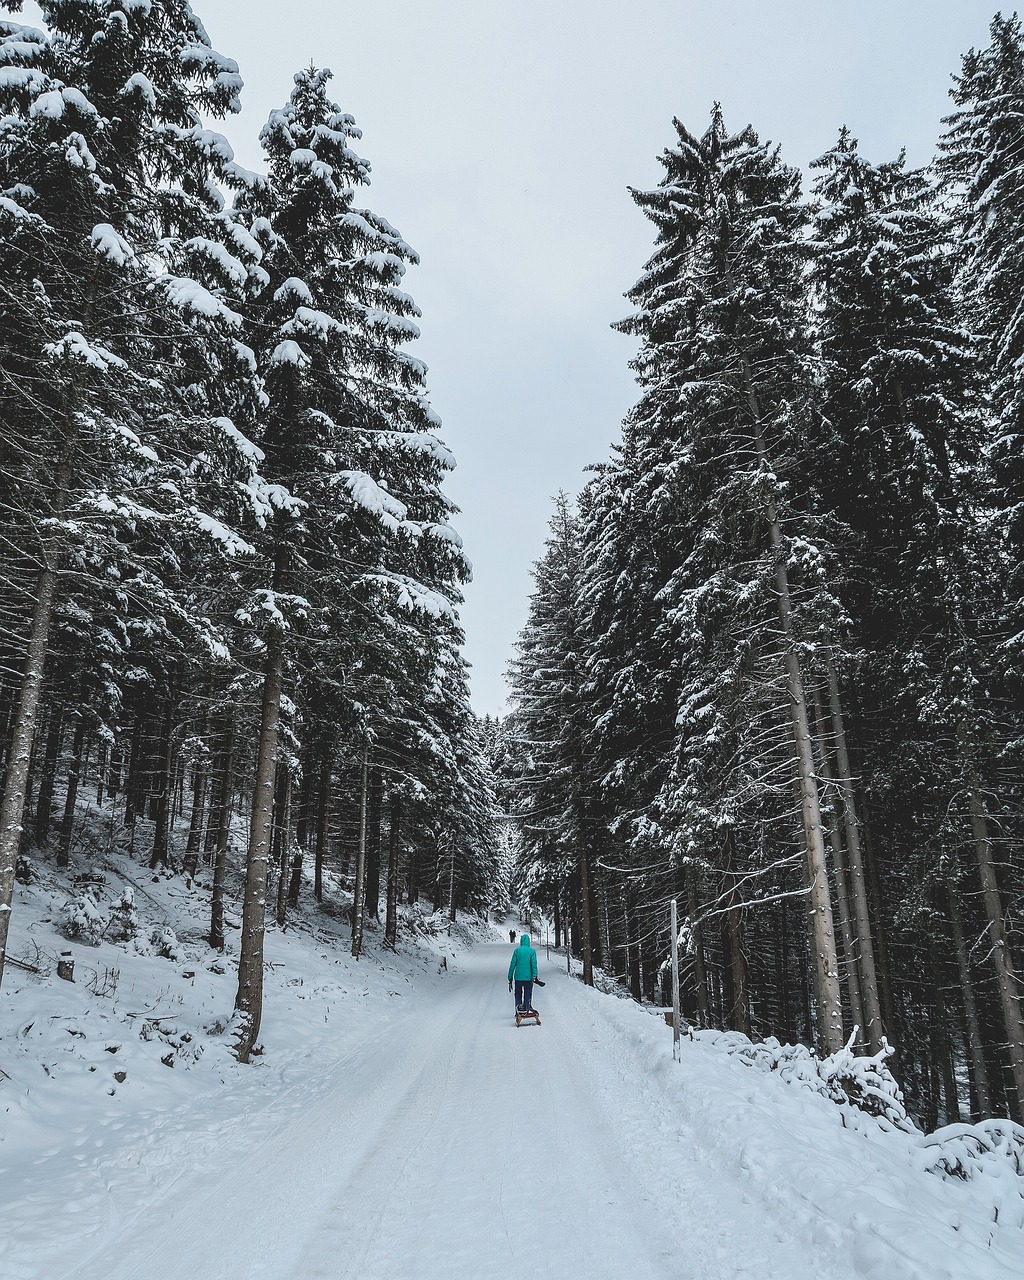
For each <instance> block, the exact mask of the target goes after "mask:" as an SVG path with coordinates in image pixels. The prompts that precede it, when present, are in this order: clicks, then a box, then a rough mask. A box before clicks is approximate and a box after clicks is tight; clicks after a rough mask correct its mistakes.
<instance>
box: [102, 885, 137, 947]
mask: <svg viewBox="0 0 1024 1280" xmlns="http://www.w3.org/2000/svg"><path fill="white" fill-rule="evenodd" d="M138 931H139V913H138V912H137V911H136V910H135V890H134V889H133V888H132V887H131V885H129V884H126V885H125V886H124V888H123V889H122V890H121V896H120V897H119V898H118V899H117V901H116V902H115V903H114V905H113V907H111V909H110V919H109V921H108V922H107V929H106V937H107V938H108V939H109V940H110V941H111V942H128V941H130V940H131V939H132V938H134V937H135V935H136V934H137V933H138Z"/></svg>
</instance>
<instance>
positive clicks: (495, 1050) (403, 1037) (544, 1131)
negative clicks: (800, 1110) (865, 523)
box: [0, 944, 854, 1280]
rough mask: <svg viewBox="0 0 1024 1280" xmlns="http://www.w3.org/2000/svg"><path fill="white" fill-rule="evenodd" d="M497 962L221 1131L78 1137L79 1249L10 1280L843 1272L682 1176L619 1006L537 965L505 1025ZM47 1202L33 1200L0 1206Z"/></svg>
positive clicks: (721, 1276) (740, 1204)
mask: <svg viewBox="0 0 1024 1280" xmlns="http://www.w3.org/2000/svg"><path fill="white" fill-rule="evenodd" d="M507 960H508V947H507V945H505V944H500V945H498V944H491V945H482V946H478V947H476V948H474V949H472V950H470V951H468V952H463V953H462V954H461V956H460V957H459V961H458V964H457V967H456V969H455V971H454V972H452V973H450V975H449V978H448V981H447V982H444V983H439V984H437V986H436V987H435V988H434V992H433V993H431V994H429V995H428V994H426V993H425V994H424V995H423V996H422V997H421V998H419V999H417V1000H415V1002H414V1003H413V1005H412V1007H411V1008H410V1009H409V1010H408V1012H405V1013H402V1014H400V1015H399V1016H397V1017H396V1018H395V1019H394V1020H390V1021H383V1022H381V1023H379V1024H378V1025H377V1027H376V1029H375V1030H374V1031H372V1032H371V1033H370V1034H369V1035H367V1036H364V1037H362V1038H361V1039H360V1040H359V1041H358V1042H357V1043H356V1044H355V1046H354V1047H352V1048H349V1049H348V1050H347V1051H346V1052H344V1053H342V1054H339V1055H337V1056H336V1057H334V1058H333V1059H331V1058H330V1057H329V1055H327V1054H326V1053H325V1054H324V1059H325V1061H324V1065H323V1067H322V1069H320V1070H319V1071H314V1070H312V1069H311V1067H310V1064H309V1063H308V1062H307V1063H304V1064H302V1066H301V1067H300V1066H297V1065H296V1066H294V1067H293V1068H291V1069H290V1071H291V1074H292V1075H293V1076H294V1077H297V1081H296V1083H293V1084H290V1085H289V1086H288V1087H286V1088H285V1089H284V1090H283V1091H281V1092H279V1093H277V1095H276V1097H275V1099H274V1102H273V1105H272V1106H270V1105H263V1106H261V1107H258V1108H254V1106H253V1095H252V1093H251V1092H249V1091H246V1090H243V1092H242V1094H241V1096H240V1097H239V1098H238V1099H237V1104H238V1105H237V1106H236V1108H235V1110H234V1111H233V1112H229V1114H228V1115H227V1117H225V1105H224V1101H223V1099H220V1100H212V1101H211V1100H205V1101H202V1100H201V1101H200V1102H198V1103H197V1104H195V1105H193V1106H192V1107H190V1108H189V1109H187V1110H186V1111H185V1113H184V1114H183V1113H181V1112H179V1113H177V1115H175V1113H172V1114H171V1116H170V1118H168V1115H167V1113H161V1114H160V1115H159V1116H157V1115H155V1114H154V1116H153V1121H154V1123H153V1125H152V1128H151V1129H150V1130H149V1131H146V1130H145V1129H143V1131H142V1132H140V1133H138V1134H135V1135H118V1134H117V1133H115V1132H109V1133H103V1132H100V1133H95V1132H90V1130H89V1126H88V1125H83V1126H82V1128H81V1131H80V1132H78V1133H76V1134H75V1135H72V1137H71V1141H70V1143H69V1145H71V1146H72V1147H73V1148H74V1150H75V1153H76V1154H75V1156H74V1159H75V1165H76V1167H75V1169H74V1170H73V1173H69V1175H68V1183H69V1188H70V1187H71V1186H77V1187H78V1188H79V1189H81V1187H82V1186H83V1183H86V1182H87V1181H88V1182H91V1183H92V1184H93V1187H94V1192H93V1194H91V1195H89V1196H86V1197H84V1198H82V1199H80V1201H79V1202H78V1203H77V1205H71V1206H67V1205H65V1209H66V1210H68V1211H69V1212H70V1214H71V1216H72V1217H73V1216H74V1211H75V1210H77V1212H78V1214H79V1216H80V1218H81V1220H82V1224H83V1225H82V1231H81V1234H80V1238H79V1239H78V1240H77V1241H76V1240H75V1238H74V1233H73V1232H70V1233H69V1231H68V1229H67V1226H66V1221H61V1222H60V1224H59V1225H60V1230H61V1234H62V1237H63V1238H62V1239H61V1240H60V1241H59V1242H54V1243H53V1244H52V1247H51V1248H50V1249H47V1248H45V1247H42V1248H40V1250H39V1251H38V1252H37V1253H36V1255H35V1259H34V1262H33V1263H30V1262H29V1261H28V1260H27V1259H24V1255H22V1259H19V1262H20V1265H19V1264H18V1263H16V1262H15V1260H14V1259H13V1258H11V1257H8V1262H9V1263H10V1264H11V1265H14V1266H15V1270H14V1271H12V1272H11V1273H10V1276H11V1277H12V1280H14V1278H17V1280H137V1278H138V1277H139V1276H148V1277H151V1278H152V1280H186V1278H187V1280H195V1277H197V1276H200V1277H202V1278H203V1280H237V1277H238V1276H240V1275H244V1276H246V1277H247V1280H321V1278H322V1277H323V1278H326V1277H331V1278H332V1280H337V1278H338V1277H353V1278H354V1277H360V1280H384V1278H385V1277H387V1278H388V1280H434V1278H437V1280H440V1278H442V1277H444V1280H449V1278H451V1280H462V1278H465V1280H489V1278H490V1277H499V1276H505V1275H516V1276H519V1275H522V1274H540V1275H544V1276H546V1277H549V1278H550V1280H562V1278H568V1277H571V1276H576V1275H585V1276H586V1277H587V1280H612V1277H615V1280H622V1277H627V1276H628V1277H630V1280H658V1278H660V1277H669V1276H671V1277H673V1278H674V1280H688V1278H689V1277H693V1278H694V1280H696V1278H697V1277H700V1278H701V1280H745V1278H747V1277H750V1278H751V1280H752V1278H753V1277H758V1280H776V1278H777V1280H847V1278H848V1277H850V1276H852V1275H853V1274H854V1272H853V1271H852V1270H851V1269H850V1267H849V1265H848V1264H847V1263H846V1262H845V1261H844V1260H843V1259H842V1258H841V1256H840V1255H839V1252H838V1250H837V1248H836V1241H835V1240H833V1239H831V1238H819V1239H818V1240H817V1241H814V1240H811V1239H809V1238H808V1237H807V1231H806V1227H804V1226H802V1225H801V1224H796V1225H795V1226H787V1225H786V1224H784V1223H781V1222H773V1221H772V1210H771V1208H770V1207H769V1206H768V1205H767V1204H764V1203H760V1202H758V1201H757V1200H756V1197H755V1198H752V1196H755V1192H754V1189H753V1188H752V1186H751V1185H749V1184H748V1185H746V1186H745V1185H744V1179H743V1177H742V1174H738V1173H735V1172H733V1171H731V1170H728V1169H723V1168H722V1167H721V1165H720V1162H719V1163H718V1164H716V1163H714V1162H711V1161H709V1160H708V1158H707V1156H706V1155H705V1154H702V1150H701V1146H700V1144H699V1143H694V1144H692V1145H691V1149H690V1150H689V1151H686V1157H687V1158H686V1159H683V1160H681V1159H680V1154H681V1150H680V1148H681V1145H682V1144H685V1143H687V1135H686V1134H685V1132H681V1125H680V1121H679V1118H678V1116H676V1117H674V1118H673V1117H671V1115H670V1112H669V1108H668V1107H667V1106H666V1100H665V1098H664V1096H663V1095H659V1090H658V1087H657V1084H656V1083H652V1079H656V1078H652V1077H651V1076H650V1075H647V1074H645V1073H643V1072H637V1071H636V1068H635V1064H633V1063H632V1061H631V1053H630V1049H629V1045H628V1044H627V1043H624V1042H623V1039H622V1036H621V1034H620V1033H618V1032H617V1030H616V1027H615V1024H614V1020H613V1019H612V1018H609V1017H605V1016H604V1014H603V1010H604V1008H606V1007H607V1006H609V1005H610V1006H615V1005H617V1004H619V1003H620V1002H618V1001H607V1000H602V999H598V1000H597V1001H595V1000H594V999H593V998H592V997H593V994H594V993H592V992H585V991H584V989H583V988H582V987H581V986H580V984H579V983H578V982H576V981H572V980H570V979H569V978H568V977H567V976H566V975H565V974H564V973H560V972H559V971H558V970H557V969H556V968H555V967H554V965H552V966H551V967H546V977H547V986H546V987H545V988H544V989H543V991H539V992H538V993H537V994H538V996H542V997H543V1003H542V1004H541V1003H540V1001H539V1000H538V1004H540V1008H541V1017H542V1019H543V1025H542V1026H540V1027H534V1026H531V1025H529V1024H527V1025H524V1026H523V1027H522V1028H517V1027H516V1026H515V1022H514V1019H513V1017H512V999H511V997H510V996H509V995H508V992H507V988H506V984H505V981H504V973H505V969H506V966H507ZM542 963H543V953H542ZM403 1003H404V1002H403ZM673 1069H675V1070H685V1068H679V1067H673ZM286 1078H287V1076H286ZM142 1119H145V1117H142ZM76 1144H77V1145H76ZM133 1144H134V1149H133V1151H132V1154H131V1155H130V1156H129V1163H128V1165H127V1167H126V1164H125V1159H126V1147H127V1148H129V1149H130V1148H132V1145H133ZM105 1147H109V1148H110V1149H109V1150H107V1151H106V1152H105ZM82 1148H84V1150H83V1149H82ZM90 1150H94V1151H95V1154H94V1155H90V1154H89V1152H90ZM684 1150H685V1148H684ZM45 1154H48V1155H52V1154H53V1153H45ZM46 1163H47V1165H51V1164H52V1160H47V1162H46ZM83 1165H89V1166H91V1167H89V1168H88V1178H87V1179H86V1178H84V1177H83V1174H84V1173H86V1169H85V1168H84V1167H83ZM659 1169H665V1170H666V1171H667V1172H668V1173H669V1176H668V1177H661V1176H659ZM51 1172H52V1169H51ZM681 1173H682V1174H683V1180H682V1181H681V1180H680V1174H681ZM59 1195H60V1186H59V1183H58V1185H54V1183H53V1182H52V1181H48V1182H47V1184H46V1187H45V1188H44V1187H39V1188H37V1189H36V1194H35V1195H34V1196H31V1195H30V1196H29V1197H28V1200H25V1199H23V1200H22V1201H21V1202H20V1204H16V1205H15V1206H11V1207H12V1208H15V1209H16V1210H21V1211H24V1210H25V1209H26V1208H27V1207H28V1201H31V1200H36V1201H38V1202H39V1208H40V1209H42V1208H43V1207H44V1205H45V1203H46V1201H47V1200H48V1201H49V1202H50V1204H56V1203H59ZM2 1269H3V1268H0V1270H2Z"/></svg>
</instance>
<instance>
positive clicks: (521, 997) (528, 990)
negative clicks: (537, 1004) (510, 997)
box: [516, 978, 533, 1013]
mask: <svg viewBox="0 0 1024 1280" xmlns="http://www.w3.org/2000/svg"><path fill="white" fill-rule="evenodd" d="M532 1008H533V979H532V978H531V979H530V980H529V982H523V981H522V980H521V979H519V978H516V1012H517V1013H522V1012H523V1011H524V1010H526V1009H532Z"/></svg>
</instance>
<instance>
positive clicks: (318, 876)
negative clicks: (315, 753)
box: [313, 744, 331, 902]
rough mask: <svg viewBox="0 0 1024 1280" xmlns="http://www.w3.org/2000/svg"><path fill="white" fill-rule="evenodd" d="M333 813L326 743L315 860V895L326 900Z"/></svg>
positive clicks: (321, 763)
mask: <svg viewBox="0 0 1024 1280" xmlns="http://www.w3.org/2000/svg"><path fill="white" fill-rule="evenodd" d="M330 813H331V747H330V744H325V746H324V753H323V758H322V759H321V761H320V777H319V780H318V783H317V793H316V845H315V853H314V861H313V897H314V898H315V899H316V900H317V902H323V900H324V856H325V854H326V852H327V835H328V826H329V821H330Z"/></svg>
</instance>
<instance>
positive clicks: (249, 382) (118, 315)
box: [0, 0, 255, 966]
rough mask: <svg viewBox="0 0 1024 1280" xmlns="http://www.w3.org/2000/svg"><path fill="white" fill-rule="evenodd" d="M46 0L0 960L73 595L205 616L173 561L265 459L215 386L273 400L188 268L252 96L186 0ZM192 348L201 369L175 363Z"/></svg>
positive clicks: (236, 543) (19, 41)
mask: <svg viewBox="0 0 1024 1280" xmlns="http://www.w3.org/2000/svg"><path fill="white" fill-rule="evenodd" d="M40 7H41V9H42V12H43V17H44V19H45V20H46V23H47V27H48V32H39V31H35V30H33V29H30V28H26V27H24V26H22V25H21V24H17V23H14V22H11V21H9V20H5V21H4V23H3V26H2V28H0V37H2V39H3V49H4V65H3V71H2V78H0V106H2V108H3V111H4V116H3V124H2V130H0V192H2V200H0V234H2V235H3V237H4V245H3V251H4V260H5V267H6V268H7V269H6V271H5V280H4V285H3V296H2V304H0V305H2V306H3V320H4V325H3V335H4V336H5V338H6V341H4V342H3V345H2V351H0V360H2V362H3V366H4V373H5V377H4V378H3V390H2V391H0V396H2V397H3V400H4V404H3V410H4V412H3V422H4V428H3V430H4V431H5V433H7V438H6V439H5V440H4V446H5V448H4V452H5V455H6V458H7V459H8V460H9V465H8V466H6V467H5V474H6V475H7V476H8V477H9V478H10V479H9V481H8V485H7V487H6V490H5V493H4V495H3V496H4V510H3V512H2V513H0V519H2V520H3V522H4V525H5V535H6V543H7V546H8V547H12V546H13V547H16V548H18V550H17V552H15V553H13V554H12V555H9V556H7V557H6V560H5V564H6V566H7V568H6V572H5V579H6V581H7V582H8V583H10V586H11V588H12V589H13V594H14V596H15V607H14V614H15V616H16V617H20V621H19V622H17V623H15V624H14V625H13V626H12V628H11V631H12V652H11V654H10V660H11V662H12V665H14V666H17V667H20V668H21V674H20V681H19V684H18V689H17V694H16V699H15V703H16V709H15V713H14V715H13V717H12V720H13V736H12V749H11V751H10V754H9V758H8V767H7V770H6V774H5V779H4V795H3V806H2V814H0V866H3V867H6V868H10V869H11V870H10V871H4V872H2V873H0V904H2V905H3V907H4V908H5V909H4V910H3V911H2V913H0V930H2V933H0V966H2V955H3V948H4V944H5V939H6V932H7V927H8V922H9V916H10V912H9V910H8V909H7V908H9V903H10V896H11V883H10V881H11V876H12V874H13V862H14V858H13V853H12V850H13V849H14V848H15V846H16V844H17V840H18V833H19V828H20V824H21V817H22V809H23V805H24V795H25V783H26V777H27V770H28V767H29V760H30V749H31V743H32V738H33V734H34V726H35V719H36V713H37V710H38V705H39V694H40V688H41V682H42V677H43V673H44V666H45V662H46V656H47V651H48V648H49V637H50V630H51V620H52V617H53V611H54V607H55V603H56V601H57V600H58V599H59V598H60V596H61V595H62V593H63V592H64V591H66V590H67V589H68V588H69V586H74V584H77V586H78V588H80V589H82V590H83V594H84V595H86V596H88V594H89V592H88V585H87V584H88V583H89V581H90V579H94V580H95V579H101V580H102V579H106V582H107V583H109V582H110V581H111V580H112V579H114V578H115V577H118V576H120V578H121V585H120V587H119V590H120V591H121V592H122V593H123V594H122V596H121V600H122V603H123V602H125V601H127V599H128V598H129V595H130V598H131V599H132V600H133V601H134V602H135V606H136V607H138V602H139V601H140V600H141V601H142V602H143V608H146V607H151V608H154V610H163V609H165V608H166V609H168V610H169V611H171V612H173V613H174V614H175V615H176V617H177V619H178V621H179V623H180V624H181V627H182V629H183V630H186V631H187V630H190V631H192V632H193V634H194V633H195V631H196V630H198V631H200V632H206V631H208V629H207V628H206V627H205V625H204V624H203V622H202V621H201V620H200V621H199V624H198V627H196V625H195V623H194V621H193V617H192V615H191V613H190V611H189V610H188V609H187V608H185V607H183V605H182V602H181V601H180V599H176V598H175V596H174V595H173V592H170V593H168V592H166V591H164V590H163V584H162V583H161V582H160V575H159V573H158V572H156V571H155V570H154V565H155V564H157V563H159V562H160V561H161V560H163V561H164V563H168V562H170V561H172V560H173V555H172V554H170V553H169V550H168V549H169V548H170V547H172V546H174V545H175V544H176V543H180V542H181V541H182V540H185V541H189V540H191V541H193V542H195V541H196V540H197V539H199V540H201V538H209V537H210V536H211V535H212V536H213V538H214V539H215V540H217V541H219V542H220V544H221V545H222V546H223V547H226V548H227V549H228V550H229V551H234V550H237V549H240V548H241V547H243V546H244V545H245V544H244V543H243V541H242V540H241V539H240V538H239V537H238V535H237V534H236V533H234V532H233V531H232V530H231V528H230V525H229V523H228V522H227V518H228V517H229V513H230V512H231V511H232V509H233V508H237V506H238V500H237V498H230V497H227V498H226V496H225V495H228V494H235V493H237V492H238V490H239V485H238V482H239V481H240V482H241V484H242V487H243V488H244V486H245V484H246V483H248V482H250V481H251V480H252V479H253V476H254V469H253V461H254V457H253V454H252V451H251V449H250V448H249V447H248V445H247V442H246V441H245V439H244V437H243V436H242V435H241V433H240V432H239V431H238V429H237V427H236V426H235V425H234V423H232V422H231V421H229V419H228V418H227V417H226V416H225V413H224V406H223V405H222V403H219V402H218V403H217V404H216V405H214V404H211V402H210V400H209V399H208V398H207V395H206V394H204V392H205V393H209V391H210V390H211V388H213V387H214V386H216V385H219V384H225V383H226V385H227V388H228V389H229V390H230V391H231V392H237V389H238V388H239V386H243V387H245V388H246V389H247V390H246V392H245V394H244V395H242V396H238V395H237V394H236V395H233V396H232V400H233V401H234V400H240V401H242V402H244V400H245V398H246V396H247V397H248V399H249V400H252V399H253V398H254V393H255V387H254V383H253V369H252V365H251V359H250V358H249V357H248V356H247V353H246V352H245V351H244V350H243V349H242V348H240V346H239V344H238V341H237V328H238V325H239V317H238V316H237V313H235V312H233V311H232V310H231V309H230V308H229V307H228V306H226V304H225V302H224V301H223V300H222V299H221V298H220V297H218V296H217V294H216V293H215V292H211V291H210V290H209V289H207V288H205V287H204V286H203V284H202V283H201V282H200V281H197V280H196V279H194V278H192V277H191V276H187V275H185V274H183V273H182V272H181V269H180V264H181V262H183V261H184V260H185V259H186V258H187V257H188V256H189V255H191V254H194V251H195V247H196V246H195V245H194V244H193V245H192V247H191V248H187V247H186V246H185V243H184V241H185V240H186V239H187V240H188V241H195V239H196V236H197V232H200V231H203V230H206V229H207V228H208V227H209V226H210V225H211V221H212V220H214V219H215V218H216V217H217V216H218V215H219V210H218V208H217V197H216V195H215V193H214V191H213V186H212V176H213V172H214V170H213V167H212V160H213V159H216V160H217V166H216V169H217V172H218V173H219V174H222V175H223V174H225V173H228V172H229V171H230V170H231V160H230V149H229V148H227V144H226V143H224V142H223V139H219V135H215V134H212V133H210V132H209V131H208V130H207V129H206V128H205V127H204V126H203V123H202V119H201V116H202V115H203V114H204V113H207V114H209V113H212V114H218V113H223V112H224V111H225V110H230V109H235V108H236V106H237V90H238V87H239V84H240V81H239V79H238V75H237V68H236V67H235V66H234V64H233V63H230V62H228V61H227V60H225V59H223V58H221V57H220V56H219V55H217V54H216V53H214V51H213V50H212V49H211V48H210V45H209V41H208V39H207V38H206V35H205V32H204V31H203V29H202V27H201V25H200V24H199V23H198V21H197V20H196V18H195V17H194V15H193V14H192V11H191V9H190V7H189V6H188V4H185V3H181V2H179V0H163V2H162V3H157V2H154V3H146V4H139V3H133V2H132V0H103V2H102V3H101V2H99V0H95V2H90V0H80V2H78V3H71V2H65V3H43V4H42V5H41V6H40ZM3 8H4V9H6V10H7V11H9V12H10V11H12V10H17V9H18V8H20V5H17V4H13V3H10V2H5V3H4V5H3ZM233 176H236V177H237V174H236V175H233ZM205 238H206V239H208V240H209V241H210V243H211V244H212V243H213V240H214V239H215V237H211V236H207V237H205ZM205 256H207V257H209V256H210V255H209V254H207V255H205ZM179 363H180V365H181V366H182V367H183V368H184V369H185V370H186V371H188V372H189V374H190V376H189V378H188V380H187V381H184V382H182V383H177V382H175V380H174V378H173V377H168V376H167V371H168V369H174V368H175V367H176V366H177V365H178V364H179ZM213 366H216V369H215V370H214V368H213ZM214 494H215V495H216V496H217V499H218V503H219V505H218V506H217V507H216V509H214V510H211V503H210V499H211V497H212V496H213V495H214ZM154 548H156V549H157V550H154ZM26 588H27V589H26ZM108 594H109V593H108ZM99 595H100V597H101V598H102V596H103V595H104V592H103V591H102V590H101V591H100V592H99ZM26 600H30V601H31V602H32V603H31V610H30V611H27V610H26V608H25V605H24V602H25V601H26ZM146 601H148V602H149V604H148V606H147V605H146V603H145V602H146ZM175 606H177V607H175Z"/></svg>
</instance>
